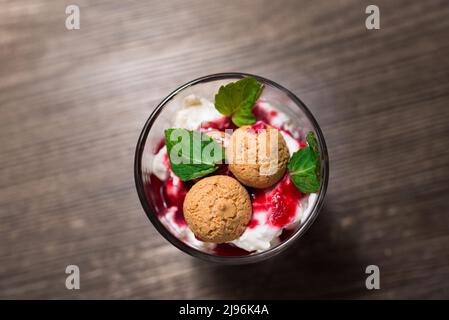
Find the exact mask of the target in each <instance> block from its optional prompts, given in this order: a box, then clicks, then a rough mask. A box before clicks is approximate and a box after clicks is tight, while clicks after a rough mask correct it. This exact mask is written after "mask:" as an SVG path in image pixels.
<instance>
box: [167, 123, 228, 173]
mask: <svg viewBox="0 0 449 320" xmlns="http://www.w3.org/2000/svg"><path fill="white" fill-rule="evenodd" d="M165 144H166V146H167V153H168V158H169V160H170V167H171V169H172V170H173V172H174V173H175V174H176V175H177V176H178V177H179V178H181V180H182V181H188V180H193V179H197V178H201V177H204V176H206V175H208V174H210V173H212V172H214V171H215V170H217V169H218V163H222V162H223V160H224V158H225V152H224V149H223V148H222V147H221V145H219V144H218V143H217V142H215V140H213V139H212V138H211V137H209V136H208V135H206V134H205V133H202V132H199V131H191V130H187V129H177V128H171V129H167V130H165Z"/></svg>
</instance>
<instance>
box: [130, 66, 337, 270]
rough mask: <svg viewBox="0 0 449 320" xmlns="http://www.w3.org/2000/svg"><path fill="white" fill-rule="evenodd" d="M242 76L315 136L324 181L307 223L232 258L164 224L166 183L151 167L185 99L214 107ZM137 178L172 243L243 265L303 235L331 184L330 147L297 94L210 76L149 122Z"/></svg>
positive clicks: (172, 98)
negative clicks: (196, 98) (191, 97)
mask: <svg viewBox="0 0 449 320" xmlns="http://www.w3.org/2000/svg"><path fill="white" fill-rule="evenodd" d="M244 77H254V78H256V79H257V80H258V81H259V82H260V83H261V84H263V85H264V90H263V94H262V96H261V97H260V99H263V101H264V102H267V103H269V104H271V105H273V106H275V107H276V109H277V110H278V111H280V112H282V113H284V114H285V115H287V116H288V117H289V118H290V120H291V122H292V124H293V126H294V127H295V128H296V130H298V132H299V134H300V135H301V137H302V138H304V137H305V136H306V134H307V132H309V131H312V132H314V133H315V136H316V138H317V140H318V146H319V151H320V163H321V173H320V175H321V181H320V189H319V191H318V192H317V193H316V195H317V196H316V197H315V198H314V201H313V203H312V204H311V205H310V208H308V209H307V211H308V213H307V215H306V216H305V218H304V219H301V221H300V223H298V224H297V226H295V228H294V229H292V230H289V232H288V235H285V236H284V237H282V239H281V240H280V242H279V243H277V244H274V245H273V246H272V247H270V248H269V249H267V250H265V251H262V252H254V253H249V254H246V255H232V252H231V253H229V252H228V253H226V254H225V255H223V254H216V253H214V252H208V251H204V250H201V249H200V248H196V247H195V246H193V245H192V244H189V243H188V241H186V240H185V239H182V237H180V236H179V234H177V231H176V230H174V229H173V228H168V227H167V225H166V224H164V223H163V221H162V219H163V218H161V216H160V211H161V207H163V206H164V203H163V202H164V199H163V196H162V195H161V190H162V189H161V188H162V186H161V184H164V181H162V182H161V181H159V180H158V179H155V178H154V175H153V168H152V164H153V160H154V158H155V156H156V154H157V152H158V151H159V150H160V148H161V147H162V146H163V141H164V130H165V129H167V128H170V127H173V119H174V118H175V115H176V113H177V112H178V110H179V106H180V105H181V103H182V101H183V99H185V98H186V97H187V96H189V95H192V94H195V95H196V96H200V97H203V98H206V99H208V100H209V101H212V102H213V101H214V95H215V93H216V92H217V91H218V89H219V88H220V86H222V85H226V84H227V83H230V82H234V81H236V80H239V79H241V78H244ZM134 176H135V182H136V188H137V192H138V195H139V198H140V201H141V203H142V206H143V208H144V210H145V213H146V215H147V216H148V218H149V219H150V221H151V222H152V223H153V225H154V226H155V227H156V229H157V230H158V231H159V233H160V234H161V235H162V236H163V237H164V238H166V239H167V240H168V241H169V242H170V243H171V244H173V245H174V246H175V247H177V248H178V249H180V250H182V251H184V252H186V253H188V254H190V255H192V256H194V257H197V258H201V259H203V260H208V261H213V262H218V263H223V264H242V263H252V262H257V261H261V260H264V259H266V258H269V257H272V256H274V255H276V254H278V253H279V252H281V251H282V250H284V249H285V248H287V247H288V246H289V245H291V244H292V243H293V242H294V241H295V240H296V239H298V238H299V237H301V236H302V235H303V234H304V233H305V231H306V230H307V229H308V228H309V227H310V225H311V224H312V223H313V221H314V220H315V218H316V217H317V215H318V213H319V211H320V210H321V208H322V205H323V202H324V197H325V193H326V188H327V183H328V177H329V167H328V155H327V149H326V144H325V141H324V137H323V134H322V132H321V129H320V127H319V126H318V123H317V122H316V120H315V119H314V117H313V115H312V114H311V112H310V111H309V110H308V109H307V107H306V106H305V105H304V104H303V103H302V101H301V100H299V99H298V98H297V97H296V96H295V95H294V94H293V93H291V92H290V91H289V90H287V89H285V88H284V87H282V86H280V85H278V84H277V83H275V82H273V81H270V80H268V79H265V78H262V77H259V76H255V75H250V74H244V73H220V74H213V75H208V76H205V77H202V78H199V79H196V80H192V81H190V82H188V83H186V84H184V85H183V86H181V87H179V88H178V89H176V90H175V91H173V92H172V93H170V94H169V95H168V96H167V97H166V98H165V99H164V100H163V101H162V102H161V103H160V104H159V105H158V106H157V107H156V108H155V110H154V111H153V112H152V114H151V115H150V117H149V118H148V120H147V122H146V123H145V126H144V128H143V130H142V133H141V135H140V137H139V140H138V143H137V147H136V154H135V163H134ZM181 206H182V204H181ZM170 229H171V230H170Z"/></svg>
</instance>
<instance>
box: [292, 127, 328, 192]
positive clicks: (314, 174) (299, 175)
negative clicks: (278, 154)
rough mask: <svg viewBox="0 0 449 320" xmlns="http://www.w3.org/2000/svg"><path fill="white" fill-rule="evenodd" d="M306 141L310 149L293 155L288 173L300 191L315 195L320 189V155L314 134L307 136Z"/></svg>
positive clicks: (304, 149)
mask: <svg viewBox="0 0 449 320" xmlns="http://www.w3.org/2000/svg"><path fill="white" fill-rule="evenodd" d="M306 140H307V143H308V147H306V148H301V149H299V150H298V151H296V152H295V153H293V155H292V157H291V158H290V160H289V162H288V171H289V173H290V178H291V179H292V181H293V183H294V184H295V186H296V188H297V189H298V190H299V191H301V192H303V193H314V192H317V191H318V190H319V189H320V170H321V168H320V153H319V149H318V142H317V140H316V137H315V134H314V133H313V132H309V133H308V134H307V137H306Z"/></svg>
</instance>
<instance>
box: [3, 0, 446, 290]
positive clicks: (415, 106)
mask: <svg viewBox="0 0 449 320" xmlns="http://www.w3.org/2000/svg"><path fill="white" fill-rule="evenodd" d="M70 3H71V1H68V0H64V1H57V0H54V1H35V0H29V1H22V0H19V1H1V2H0V7H1V10H0V61H1V63H0V112H1V113H0V114H1V118H0V143H1V152H0V250H1V251H0V297H1V298H68V299H79V298H100V299H102V298H205V299H212V298H363V299H366V298H449V210H448V209H449V201H448V198H447V196H448V192H449V183H448V180H449V108H448V104H449V59H448V57H449V42H448V39H449V5H448V3H447V1H444V0H441V1H437V0H430V1H413V2H412V1H405V0H401V1H399V0H398V1H386V0H382V1H380V0H379V1H376V4H377V5H379V7H380V8H381V30H378V31H367V30H366V29H365V24H364V21H365V17H366V15H365V13H364V11H365V7H366V6H367V5H368V4H370V3H371V2H368V1H349V0H344V1H343V0H340V1H312V0H309V1H293V0H291V1H269V0H245V1H221V0H220V1H202V0H189V1H180V0H176V1H172V0H171V1H137V0H134V1H132V0H127V1H124V0H114V1H86V0H79V1H77V2H76V3H77V4H78V5H79V6H80V8H81V29H80V30H77V31H67V30H66V29H65V26H64V21H65V18H66V15H65V7H66V6H67V5H68V4H70ZM225 71H242V72H249V73H254V74H258V75H261V76H264V77H267V78H270V79H272V80H274V81H277V82H279V83H281V84H282V85H284V86H286V87H287V88H289V89H291V90H292V91H293V92H295V93H296V94H297V95H298V96H299V97H300V98H301V99H302V100H303V101H304V102H305V103H306V104H307V105H308V106H309V107H310V109H311V110H312V112H313V113H314V115H315V116H316V118H317V120H318V122H319V123H320V125H321V127H322V129H323V132H324V135H325V137H326V140H327V143H328V147H329V153H330V155H329V156H330V161H331V180H330V185H329V190H328V197H327V201H326V205H325V208H324V210H323V212H322V213H321V215H320V216H319V218H318V220H317V221H316V222H315V224H314V225H313V226H312V227H311V229H310V230H309V231H308V232H307V234H306V235H305V236H304V237H303V238H302V239H300V240H299V241H297V242H296V243H295V244H294V246H293V247H291V248H289V249H288V250H287V251H286V252H285V253H283V254H281V255H280V256H278V257H275V258H273V259H271V260H268V261H266V262H263V263H260V264H255V265H248V266H243V267H242V266H240V267H224V266H219V265H215V264H209V263H205V262H202V261H198V260H196V259H194V258H191V257H189V256H187V255H185V254H183V253H181V252H180V251H178V250H177V249H175V248H174V247H172V246H171V245H170V244H169V243H168V242H167V241H165V240H164V239H163V238H162V237H161V236H160V235H159V234H158V233H157V231H156V230H155V229H154V228H153V226H152V225H151V223H150V222H149V221H148V220H147V218H146V216H145V214H144V212H143V210H142V208H141V206H140V203H139V200H138V197H137V194H136V191H135V188H134V180H133V156H134V148H135V145H136V142H137V138H138V136H139V133H140V130H141V128H142V127H143V124H144V122H145V121H146V119H147V117H148V116H149V114H150V112H151V110H152V109H153V108H154V107H155V105H156V104H157V103H158V102H159V101H160V100H161V99H162V98H163V97H164V96H165V95H167V94H168V93H169V92H170V91H171V90H173V89H174V88H176V87H177V86H179V85H181V84H183V83H185V82H187V81H189V80H191V79H193V78H196V77H199V76H203V75H206V74H211V73H216V72H225ZM69 264H77V265H78V266H79V267H80V269H81V289H80V290H78V291H69V290H67V289H66V288H65V285H64V282H65V277H66V275H65V273H64V270H65V267H66V266H67V265H69ZM369 264H376V265H379V267H380V269H381V290H378V291H368V290H366V289H365V286H364V281H365V276H366V275H365V273H364V271H365V267H366V266H367V265H369Z"/></svg>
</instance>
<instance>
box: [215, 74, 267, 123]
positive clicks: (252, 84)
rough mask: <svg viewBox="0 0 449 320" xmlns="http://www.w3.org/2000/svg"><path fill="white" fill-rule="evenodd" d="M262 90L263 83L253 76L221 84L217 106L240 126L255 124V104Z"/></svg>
mask: <svg viewBox="0 0 449 320" xmlns="http://www.w3.org/2000/svg"><path fill="white" fill-rule="evenodd" d="M262 90H263V85H261V84H260V83H259V82H258V81H257V80H256V79H255V78H252V77H247V78H243V79H240V80H238V81H236V82H232V83H229V84H227V85H225V86H221V87H220V89H219V90H218V93H217V94H216V95H215V108H216V109H217V110H218V112H220V113H221V114H223V115H225V116H228V117H231V120H232V122H233V123H234V124H235V125H236V126H238V127H241V126H244V125H250V124H253V123H255V122H256V117H255V116H254V114H253V111H252V110H253V106H254V104H255V103H256V101H257V99H259V97H260V95H261V94H262Z"/></svg>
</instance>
